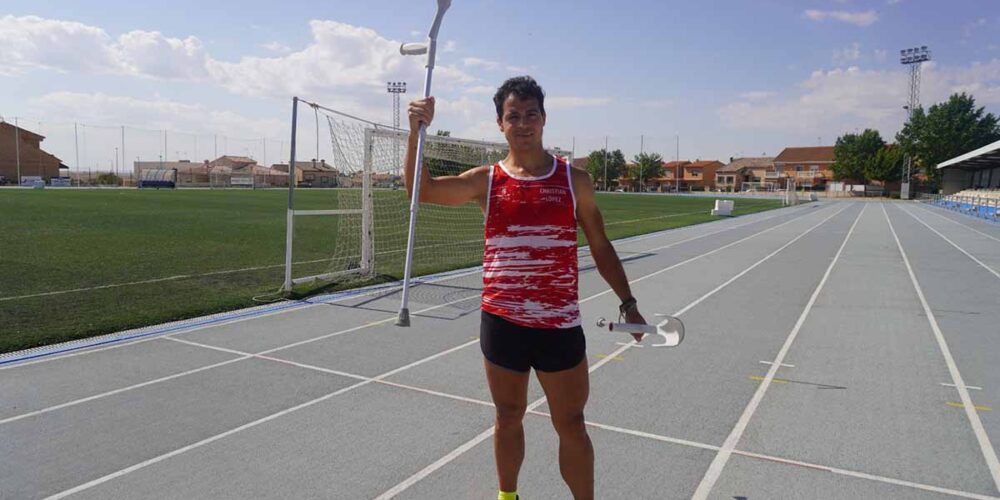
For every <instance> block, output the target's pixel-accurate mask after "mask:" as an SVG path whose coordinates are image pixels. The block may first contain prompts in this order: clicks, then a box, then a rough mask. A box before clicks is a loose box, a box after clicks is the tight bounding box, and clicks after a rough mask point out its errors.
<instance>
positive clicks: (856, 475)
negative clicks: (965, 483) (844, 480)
mask: <svg viewBox="0 0 1000 500" xmlns="http://www.w3.org/2000/svg"><path fill="white" fill-rule="evenodd" d="M733 454H734V455H741V456H744V457H749V458H757V459H761V460H767V461H769V462H777V463H779V464H786V465H796V466H799V467H806V468H809V469H817V470H821V471H825V472H832V473H834V474H840V475H842V476H849V477H854V478H858V479H867V480H870V481H878V482H880V483H888V484H894V485H897V486H906V487H909V488H916V489H919V490H924V491H933V492H935V493H944V494H946V495H954V496H957V497H962V498H974V499H977V500H996V499H997V498H998V497H991V496H988V495H980V494H978V493H970V492H967V491H959V490H953V489H949V488H941V487H939V486H931V485H928V484H921V483H915V482H912V481H904V480H902V479H895V478H891V477H885V476H877V475H875V474H867V473H865V472H857V471H852V470H847V469H839V468H837V467H829V466H826V465H817V464H813V463H809V462H802V461H799V460H789V459H787V458H781V457H774V456H770V455H764V454H761V453H751V452H748V451H740V450H733Z"/></svg>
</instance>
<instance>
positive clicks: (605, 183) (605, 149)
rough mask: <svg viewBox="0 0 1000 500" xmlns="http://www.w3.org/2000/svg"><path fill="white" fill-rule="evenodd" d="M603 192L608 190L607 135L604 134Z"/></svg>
mask: <svg viewBox="0 0 1000 500" xmlns="http://www.w3.org/2000/svg"><path fill="white" fill-rule="evenodd" d="M604 192H605V193H607V192H608V136H604Z"/></svg>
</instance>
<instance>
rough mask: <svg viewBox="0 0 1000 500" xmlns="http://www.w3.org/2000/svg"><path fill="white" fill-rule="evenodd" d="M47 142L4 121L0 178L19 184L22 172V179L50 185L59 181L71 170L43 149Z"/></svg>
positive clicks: (0, 136) (0, 130) (0, 129)
mask: <svg viewBox="0 0 1000 500" xmlns="http://www.w3.org/2000/svg"><path fill="white" fill-rule="evenodd" d="M44 140H45V136H42V135H39V134H36V133H34V132H32V131H30V130H26V129H24V128H23V127H15V126H14V124H12V123H7V122H4V121H0V177H2V178H3V181H4V182H6V183H11V184H17V182H18V172H20V174H21V176H22V177H24V176H34V177H41V178H42V179H43V180H45V181H46V182H48V180H49V179H51V178H53V177H59V175H60V173H59V169H60V168H64V169H68V168H69V167H67V166H66V165H63V163H62V161H61V160H60V159H59V158H56V157H55V156H53V155H51V154H49V153H47V152H45V151H44V150H43V149H42V145H41V144H42V141H44ZM18 165H20V168H19V167H18Z"/></svg>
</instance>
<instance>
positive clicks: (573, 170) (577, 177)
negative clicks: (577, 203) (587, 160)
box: [569, 165, 594, 189]
mask: <svg viewBox="0 0 1000 500" xmlns="http://www.w3.org/2000/svg"><path fill="white" fill-rule="evenodd" d="M569 172H570V175H571V176H572V178H573V187H574V188H576V189H579V188H586V187H588V186H589V187H590V188H591V189H593V187H594V179H593V178H592V177H591V176H590V173H589V172H587V171H586V170H584V169H582V168H580V167H574V166H572V165H570V167H569Z"/></svg>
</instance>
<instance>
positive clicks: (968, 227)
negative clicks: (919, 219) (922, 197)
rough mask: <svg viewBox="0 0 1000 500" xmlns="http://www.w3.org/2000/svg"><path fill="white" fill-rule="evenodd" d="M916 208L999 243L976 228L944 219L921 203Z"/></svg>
mask: <svg viewBox="0 0 1000 500" xmlns="http://www.w3.org/2000/svg"><path fill="white" fill-rule="evenodd" d="M917 206H918V207H920V209H921V210H923V211H925V212H928V213H930V214H933V215H935V216H937V217H940V218H942V219H944V220H946V221H948V222H951V223H952V224H958V225H959V226H962V227H964V228H966V229H968V230H969V231H975V232H977V233H979V234H981V235H983V236H985V237H987V238H989V239H991V240H993V241H996V242H997V243H1000V238H997V237H996V236H993V235H991V234H986V233H984V232H982V231H980V230H978V229H976V228H974V227H972V226H970V225H968V224H962V223H961V222H958V221H957V220H955V219H952V218H951V217H945V216H944V215H941V214H939V213H937V212H936V211H934V210H931V209H929V208H926V207H924V206H923V204H922V203H921V204H918V205H917Z"/></svg>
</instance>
